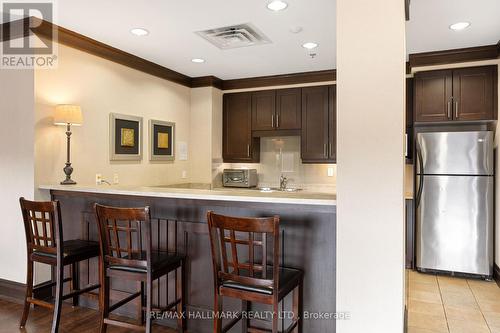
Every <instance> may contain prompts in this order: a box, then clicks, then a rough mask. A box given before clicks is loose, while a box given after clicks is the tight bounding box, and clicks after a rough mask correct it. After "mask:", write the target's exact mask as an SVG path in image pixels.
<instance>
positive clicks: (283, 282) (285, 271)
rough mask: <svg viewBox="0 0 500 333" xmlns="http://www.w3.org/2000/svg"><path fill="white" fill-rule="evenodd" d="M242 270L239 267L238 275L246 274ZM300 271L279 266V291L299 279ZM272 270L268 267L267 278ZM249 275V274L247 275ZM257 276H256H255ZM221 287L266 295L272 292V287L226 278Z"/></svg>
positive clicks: (271, 273)
mask: <svg viewBox="0 0 500 333" xmlns="http://www.w3.org/2000/svg"><path fill="white" fill-rule="evenodd" d="M242 272H244V270H241V269H240V275H247V274H242ZM302 274H303V273H302V271H301V270H298V269H294V268H285V267H280V272H279V279H280V281H279V288H280V292H282V289H283V288H287V287H288V286H290V285H294V284H293V283H294V282H295V281H299V280H300V279H301V277H302ZM272 275H273V271H272V268H270V269H268V275H267V276H268V277H270V278H269V279H271V278H272ZM248 276H249V275H248ZM255 277H257V276H255ZM221 287H223V288H233V289H239V290H244V291H250V292H255V293H260V294H266V295H272V294H273V289H272V288H268V287H257V286H251V285H246V284H243V283H240V282H235V281H231V280H226V281H223V282H222V283H221Z"/></svg>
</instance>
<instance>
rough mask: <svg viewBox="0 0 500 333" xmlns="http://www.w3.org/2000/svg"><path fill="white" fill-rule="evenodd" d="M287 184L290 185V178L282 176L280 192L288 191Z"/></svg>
mask: <svg viewBox="0 0 500 333" xmlns="http://www.w3.org/2000/svg"><path fill="white" fill-rule="evenodd" d="M287 183H288V178H286V177H285V176H283V175H281V177H280V191H284V190H286V185H287Z"/></svg>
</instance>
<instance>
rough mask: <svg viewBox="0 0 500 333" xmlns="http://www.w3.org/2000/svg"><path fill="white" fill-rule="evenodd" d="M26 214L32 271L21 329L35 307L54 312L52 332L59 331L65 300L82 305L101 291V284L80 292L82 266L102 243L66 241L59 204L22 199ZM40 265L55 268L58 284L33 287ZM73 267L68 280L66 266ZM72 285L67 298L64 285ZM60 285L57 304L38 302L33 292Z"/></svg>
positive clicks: (96, 254) (27, 283) (24, 214)
mask: <svg viewBox="0 0 500 333" xmlns="http://www.w3.org/2000/svg"><path fill="white" fill-rule="evenodd" d="M19 201H20V204H21V210H22V213H23V220H24V230H25V233H26V247H27V257H28V258H27V259H28V269H27V278H26V296H25V298H24V310H23V315H22V317H21V323H20V326H21V328H22V327H24V326H25V324H26V320H27V319H28V314H29V310H30V306H31V304H35V305H39V306H42V307H46V308H49V309H53V310H54V315H53V319H52V329H51V332H52V333H56V332H58V330H59V320H60V318H61V308H62V301H63V300H65V299H68V298H73V305H74V306H76V305H78V296H79V295H81V294H83V293H87V292H89V291H91V290H94V289H97V288H99V284H95V285H90V286H87V287H85V288H83V289H80V286H79V278H78V263H79V262H80V261H83V260H87V259H90V258H93V257H97V256H98V255H99V243H97V242H92V241H85V240H79V239H74V240H67V241H64V240H63V239H64V238H63V228H62V219H61V207H60V205H59V201H48V202H35V201H28V200H25V199H24V198H20V199H19ZM34 262H40V263H44V264H48V265H51V266H54V267H55V269H56V274H55V275H56V281H55V282H54V281H51V282H50V283H42V284H39V285H37V286H33V263H34ZM67 265H71V266H70V268H71V275H72V276H71V277H70V278H66V279H65V278H64V266H67ZM68 281H70V282H71V290H70V292H69V294H67V295H63V289H64V286H63V283H64V282H68ZM54 285H55V286H56V294H55V304H51V303H49V302H46V301H43V300H40V299H36V298H34V297H33V292H36V291H40V290H42V289H44V288H49V287H53V286H54Z"/></svg>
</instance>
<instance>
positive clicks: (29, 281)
mask: <svg viewBox="0 0 500 333" xmlns="http://www.w3.org/2000/svg"><path fill="white" fill-rule="evenodd" d="M28 256H29V255H28ZM28 297H30V298H31V297H33V261H32V260H31V259H30V258H28V269H27V273H26V295H25V296H24V308H23V316H22V317H21V323H20V324H19V326H20V327H21V328H23V327H24V325H26V320H28V314H29V312H30V307H31V304H30V303H29V302H28Z"/></svg>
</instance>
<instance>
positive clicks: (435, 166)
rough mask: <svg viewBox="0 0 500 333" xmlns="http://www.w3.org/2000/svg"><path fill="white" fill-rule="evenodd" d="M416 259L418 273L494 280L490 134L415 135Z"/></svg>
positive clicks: (492, 181) (488, 132)
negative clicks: (429, 272) (448, 274)
mask: <svg viewBox="0 0 500 333" xmlns="http://www.w3.org/2000/svg"><path fill="white" fill-rule="evenodd" d="M416 146H417V147H416V148H417V149H416V153H417V165H416V177H415V184H416V190H417V191H416V198H415V200H416V259H417V265H416V266H417V269H418V270H420V271H441V272H449V273H462V274H473V275H479V276H482V277H483V278H491V276H492V274H493V223H494V204H493V197H494V195H493V193H494V163H493V160H494V159H493V156H494V155H493V146H494V143H493V132H491V131H477V132H432V133H418V134H417V140H416Z"/></svg>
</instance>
